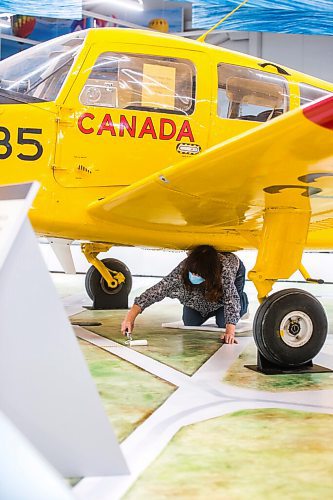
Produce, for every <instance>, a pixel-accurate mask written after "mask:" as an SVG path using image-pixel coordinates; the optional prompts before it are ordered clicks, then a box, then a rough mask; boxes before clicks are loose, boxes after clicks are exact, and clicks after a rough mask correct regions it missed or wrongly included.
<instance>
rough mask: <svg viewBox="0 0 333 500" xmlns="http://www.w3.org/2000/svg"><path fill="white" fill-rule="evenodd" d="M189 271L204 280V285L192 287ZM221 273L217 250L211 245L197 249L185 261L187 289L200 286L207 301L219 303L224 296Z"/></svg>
mask: <svg viewBox="0 0 333 500" xmlns="http://www.w3.org/2000/svg"><path fill="white" fill-rule="evenodd" d="M189 271H190V272H191V273H193V274H198V275H199V276H201V277H202V278H204V279H205V281H204V283H202V284H201V285H192V283H191V282H190V280H189V277H188V273H189ZM221 272H222V265H221V260H220V257H219V254H218V252H217V250H215V248H214V247H212V246H210V245H200V246H198V247H195V248H194V249H193V250H192V251H191V253H190V254H189V256H188V257H187V259H186V260H185V262H184V265H183V269H182V279H183V281H184V283H185V286H186V288H188V289H191V288H193V286H200V287H201V289H202V290H203V292H204V295H205V298H206V299H207V300H209V301H211V302H218V301H219V299H220V298H221V296H222V281H221Z"/></svg>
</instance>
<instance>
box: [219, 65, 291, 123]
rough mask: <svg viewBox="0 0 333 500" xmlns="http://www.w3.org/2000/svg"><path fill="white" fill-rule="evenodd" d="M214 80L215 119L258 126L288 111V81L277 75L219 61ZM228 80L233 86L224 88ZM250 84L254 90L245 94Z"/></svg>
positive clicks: (250, 87)
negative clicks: (253, 123) (215, 90)
mask: <svg viewBox="0 0 333 500" xmlns="http://www.w3.org/2000/svg"><path fill="white" fill-rule="evenodd" d="M222 75H223V78H222V77H221V76H222ZM228 75H229V76H228ZM217 80H218V93H217V94H218V95H217V97H218V98H217V109H216V112H217V116H218V117H219V118H223V119H229V120H244V121H245V120H247V121H252V122H256V123H260V122H266V121H268V120H271V119H272V118H275V117H277V116H280V115H281V114H283V113H285V112H286V111H289V109H290V89H289V85H288V80H287V79H286V78H284V77H283V76H281V75H275V74H273V73H269V72H265V71H261V70H257V69H255V68H249V67H247V66H240V65H236V64H229V63H223V62H221V63H218V65H217ZM224 80H225V81H224ZM228 81H229V82H231V81H234V82H235V83H234V85H233V86H232V85H231V84H229V88H228ZM251 81H253V89H254V90H253V92H251V93H249V91H250V89H252V86H251ZM237 82H238V84H239V85H238V88H237V85H236V83H237ZM241 85H243V87H241ZM278 87H280V89H281V93H279V89H278ZM265 91H266V94H265ZM265 98H266V105H265ZM260 108H262V109H261V110H260Z"/></svg>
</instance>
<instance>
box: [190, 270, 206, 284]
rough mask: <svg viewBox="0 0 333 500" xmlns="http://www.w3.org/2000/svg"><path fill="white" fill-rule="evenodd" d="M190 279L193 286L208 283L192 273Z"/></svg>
mask: <svg viewBox="0 0 333 500" xmlns="http://www.w3.org/2000/svg"><path fill="white" fill-rule="evenodd" d="M188 279H189V280H190V282H191V283H192V285H201V283H203V282H204V281H206V280H205V279H204V278H202V277H201V276H195V275H194V274H192V273H191V271H189V272H188Z"/></svg>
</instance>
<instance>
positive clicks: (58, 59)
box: [0, 31, 86, 101]
mask: <svg viewBox="0 0 333 500" xmlns="http://www.w3.org/2000/svg"><path fill="white" fill-rule="evenodd" d="M85 36H86V32H85V31H79V32H75V33H71V34H70V35H65V36H62V37H59V38H56V39H53V40H50V41H49V42H45V43H42V44H40V45H35V46H34V47H32V48H30V49H27V50H24V51H23V52H20V53H19V54H15V55H14V56H12V57H9V58H8V59H4V60H3V61H0V89H4V90H6V91H10V92H11V93H12V92H15V93H16V94H17V95H19V94H20V95H24V96H26V97H28V96H29V97H32V98H34V100H36V98H37V99H38V100H39V99H40V100H41V101H54V100H55V99H56V97H57V95H58V94H59V91H60V89H61V87H62V84H63V83H64V81H65V79H66V77H67V75H68V73H69V70H70V68H71V66H72V64H73V61H74V58H75V56H76V55H77V53H78V52H79V50H80V48H81V46H82V43H83V41H84V38H85Z"/></svg>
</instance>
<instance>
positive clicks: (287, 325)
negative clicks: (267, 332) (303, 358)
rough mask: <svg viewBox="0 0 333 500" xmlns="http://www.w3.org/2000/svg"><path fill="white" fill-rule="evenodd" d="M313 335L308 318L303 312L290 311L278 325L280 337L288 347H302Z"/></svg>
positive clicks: (311, 325) (310, 321)
mask: <svg viewBox="0 0 333 500" xmlns="http://www.w3.org/2000/svg"><path fill="white" fill-rule="evenodd" d="M312 333H313V324H312V320H311V318H310V316H308V315H307V314H306V313H304V312H303V311H292V312H290V313H288V314H286V316H285V317H284V318H283V320H282V321H281V323H280V336H281V339H282V340H283V342H284V343H285V344H287V345H288V346H289V347H302V346H303V345H305V344H306V343H307V342H309V340H310V338H311V337H312Z"/></svg>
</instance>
